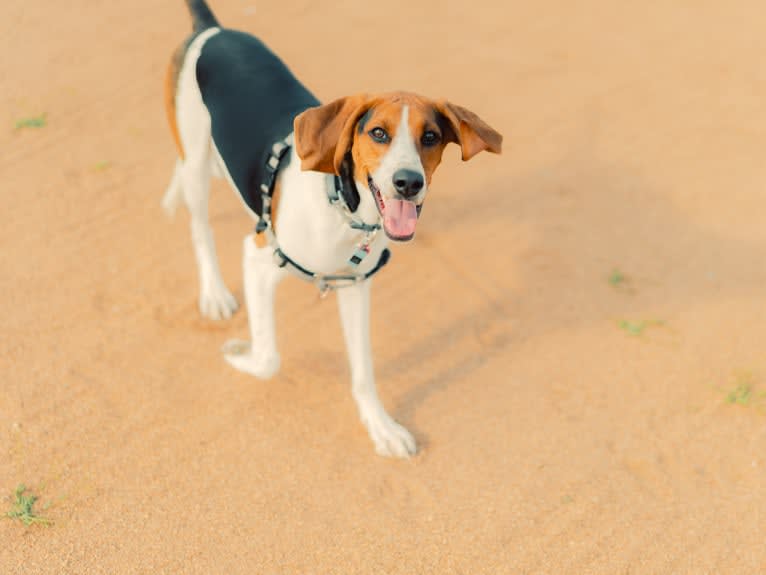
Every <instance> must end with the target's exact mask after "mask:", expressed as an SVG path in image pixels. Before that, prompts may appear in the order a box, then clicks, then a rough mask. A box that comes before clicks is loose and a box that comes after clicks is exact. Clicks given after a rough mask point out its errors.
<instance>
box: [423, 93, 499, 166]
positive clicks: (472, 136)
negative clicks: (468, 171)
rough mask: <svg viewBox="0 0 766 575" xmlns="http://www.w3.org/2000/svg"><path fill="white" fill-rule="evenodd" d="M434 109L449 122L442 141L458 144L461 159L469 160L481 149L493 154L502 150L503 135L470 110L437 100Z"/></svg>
mask: <svg viewBox="0 0 766 575" xmlns="http://www.w3.org/2000/svg"><path fill="white" fill-rule="evenodd" d="M436 109H437V110H438V111H439V112H440V113H441V114H442V116H444V117H445V118H446V119H447V123H448V124H449V125H448V126H447V128H448V129H447V130H445V131H446V134H445V137H444V141H445V142H455V143H456V144H459V145H460V148H461V149H462V151H463V161H466V160H470V159H471V158H473V157H474V156H475V155H476V154H478V153H479V152H481V151H482V150H487V151H489V152H492V153H494V154H499V153H500V151H501V150H502V147H503V136H501V135H500V134H499V133H498V132H497V131H496V130H494V129H492V128H491V127H490V126H489V124H487V123H486V122H485V121H484V120H482V119H481V118H479V116H477V115H476V114H474V113H473V112H471V111H470V110H467V109H466V108H463V107H462V106H458V105H456V104H452V103H451V102H447V101H441V102H437V103H436ZM450 132H451V133H450Z"/></svg>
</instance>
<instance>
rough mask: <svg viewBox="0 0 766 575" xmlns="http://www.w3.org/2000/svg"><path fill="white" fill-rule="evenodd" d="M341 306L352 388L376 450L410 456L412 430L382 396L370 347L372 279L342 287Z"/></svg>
mask: <svg viewBox="0 0 766 575" xmlns="http://www.w3.org/2000/svg"><path fill="white" fill-rule="evenodd" d="M337 293H338V307H339V309H340V318H341V322H342V324H343V336H344V337H345V339H346V349H347V350H348V358H349V363H350V365H351V390H352V392H353V394H354V399H355V400H356V405H357V407H358V408H359V415H360V416H361V418H362V423H364V425H365V427H367V431H368V432H369V434H370V438H371V439H372V441H373V443H375V450H376V451H377V452H378V453H379V454H380V455H387V456H393V457H409V456H410V455H413V454H414V453H415V451H416V447H415V440H414V439H413V437H412V435H410V432H409V431H407V430H406V429H405V428H404V427H402V426H401V425H399V424H398V423H396V421H394V420H393V419H392V418H391V416H390V415H388V413H386V410H385V408H384V407H383V404H381V402H380V398H378V392H377V390H376V389H375V376H374V374H373V367H372V351H371V347H370V281H369V280H367V281H364V282H362V283H360V284H357V285H354V286H351V287H344V288H341V289H339V290H338V292H337Z"/></svg>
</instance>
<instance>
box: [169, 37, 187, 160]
mask: <svg viewBox="0 0 766 575" xmlns="http://www.w3.org/2000/svg"><path fill="white" fill-rule="evenodd" d="M185 54H186V45H183V46H179V47H178V49H176V51H175V52H174V53H173V57H172V58H171V60H170V63H169V64H168V68H167V71H166V72H165V113H166V114H167V117H168V124H170V131H171V133H172V134H173V140H174V141H175V143H176V148H178V155H179V157H180V158H181V159H182V160H183V159H184V147H183V144H182V143H181V134H180V133H179V132H178V117H177V116H176V93H177V91H178V76H179V74H180V73H181V64H183V60H184V55H185Z"/></svg>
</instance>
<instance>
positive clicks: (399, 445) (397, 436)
mask: <svg viewBox="0 0 766 575" xmlns="http://www.w3.org/2000/svg"><path fill="white" fill-rule="evenodd" d="M363 422H364V424H365V426H366V427H367V431H368V432H369V434H370V439H372V442H373V443H374V444H375V451H376V452H377V454H378V455H383V456H385V457H402V458H406V457H410V456H412V455H415V453H417V450H418V448H417V445H416V444H415V438H414V437H412V434H411V433H410V432H409V431H407V430H406V429H405V428H404V427H402V426H401V425H399V424H398V423H396V421H394V420H393V419H392V418H391V416H390V415H388V414H387V413H386V412H383V413H381V414H375V415H374V416H372V417H366V418H363Z"/></svg>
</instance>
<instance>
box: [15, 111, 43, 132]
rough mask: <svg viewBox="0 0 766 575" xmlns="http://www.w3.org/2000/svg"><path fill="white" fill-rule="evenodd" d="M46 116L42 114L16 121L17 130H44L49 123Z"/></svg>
mask: <svg viewBox="0 0 766 575" xmlns="http://www.w3.org/2000/svg"><path fill="white" fill-rule="evenodd" d="M46 115H47V114H40V115H39V116H30V117H28V118H21V119H19V120H16V129H17V130H21V129H22V128H42V127H44V126H45V124H46V123H47V120H46Z"/></svg>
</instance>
